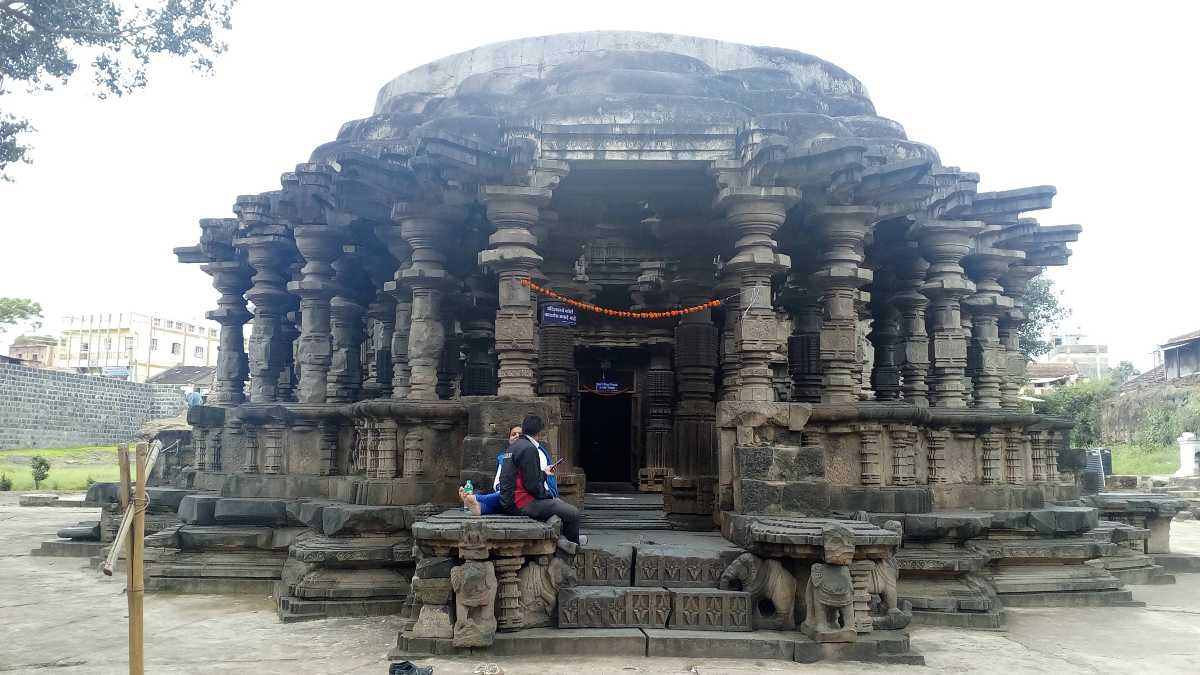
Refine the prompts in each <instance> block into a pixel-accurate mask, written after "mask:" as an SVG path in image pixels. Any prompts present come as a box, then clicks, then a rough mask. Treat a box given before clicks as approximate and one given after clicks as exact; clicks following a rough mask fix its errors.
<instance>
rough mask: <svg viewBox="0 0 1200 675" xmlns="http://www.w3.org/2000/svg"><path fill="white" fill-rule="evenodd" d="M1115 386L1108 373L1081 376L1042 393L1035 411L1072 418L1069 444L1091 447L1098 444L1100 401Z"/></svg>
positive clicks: (1113, 390)
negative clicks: (1089, 377)
mask: <svg viewBox="0 0 1200 675" xmlns="http://www.w3.org/2000/svg"><path fill="white" fill-rule="evenodd" d="M1115 391H1116V386H1115V385H1114V384H1113V382H1112V380H1110V379H1109V378H1107V377H1102V378H1096V379H1090V380H1080V381H1078V382H1076V383H1074V384H1068V385H1066V386H1063V387H1059V388H1057V389H1055V390H1054V391H1052V392H1050V394H1048V395H1046V396H1044V397H1043V401H1042V402H1041V403H1038V404H1037V412H1039V413H1041V414H1043V415H1054V416H1057V417H1066V418H1069V419H1070V420H1072V421H1073V422H1075V427H1074V428H1073V429H1071V446H1072V447H1076V448H1091V447H1096V446H1097V445H1100V443H1101V441H1102V439H1101V437H1100V404H1101V403H1103V402H1104V400H1105V399H1107V398H1108V397H1110V396H1112V395H1113V393H1114V392H1115Z"/></svg>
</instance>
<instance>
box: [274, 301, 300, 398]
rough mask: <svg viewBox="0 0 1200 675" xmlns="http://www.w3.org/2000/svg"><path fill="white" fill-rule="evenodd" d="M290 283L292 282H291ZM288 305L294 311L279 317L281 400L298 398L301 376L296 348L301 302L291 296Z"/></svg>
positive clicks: (298, 335)
mask: <svg viewBox="0 0 1200 675" xmlns="http://www.w3.org/2000/svg"><path fill="white" fill-rule="evenodd" d="M289 283H290V282H289ZM288 306H290V307H292V308H293V311H290V312H286V313H284V315H283V316H282V317H280V319H279V339H280V352H281V353H282V354H283V366H281V367H280V369H279V395H278V397H277V400H279V401H292V402H294V401H295V400H296V388H297V386H299V381H300V378H299V376H298V375H297V374H296V349H297V348H298V347H299V345H298V344H297V343H296V339H297V338H299V337H300V325H299V324H300V321H301V318H300V312H299V311H295V310H298V309H299V302H298V301H297V299H296V298H290V299H289V302H288Z"/></svg>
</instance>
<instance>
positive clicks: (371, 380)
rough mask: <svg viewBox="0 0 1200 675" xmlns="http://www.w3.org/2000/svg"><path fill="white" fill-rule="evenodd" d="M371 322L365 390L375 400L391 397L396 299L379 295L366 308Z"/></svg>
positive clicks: (382, 294) (383, 294)
mask: <svg viewBox="0 0 1200 675" xmlns="http://www.w3.org/2000/svg"><path fill="white" fill-rule="evenodd" d="M367 316H368V317H370V320H371V322H372V323H371V326H372V328H371V333H370V339H371V361H370V363H368V364H367V381H366V382H364V384H363V387H364V389H365V390H367V391H369V393H370V394H371V395H372V396H373V397H375V398H388V397H390V396H391V395H392V339H393V334H394V333H395V332H396V299H395V298H393V297H391V296H389V295H387V294H385V293H382V292H381V293H380V294H379V295H378V296H377V297H376V299H375V302H372V303H371V304H370V305H369V306H368V307H367Z"/></svg>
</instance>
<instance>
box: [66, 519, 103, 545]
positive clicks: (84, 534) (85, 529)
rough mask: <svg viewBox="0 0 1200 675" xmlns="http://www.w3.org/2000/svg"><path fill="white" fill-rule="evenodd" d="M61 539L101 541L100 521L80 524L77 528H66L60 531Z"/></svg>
mask: <svg viewBox="0 0 1200 675" xmlns="http://www.w3.org/2000/svg"><path fill="white" fill-rule="evenodd" d="M58 536H59V538H61V539H77V540H80V541H100V521H98V520H97V521H89V522H85V523H79V524H78V525H76V526H75V527H64V528H62V529H61V530H59V531H58Z"/></svg>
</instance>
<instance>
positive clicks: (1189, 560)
mask: <svg viewBox="0 0 1200 675" xmlns="http://www.w3.org/2000/svg"><path fill="white" fill-rule="evenodd" d="M1150 557H1151V558H1153V559H1154V562H1155V564H1158V565H1162V566H1163V568H1165V569H1166V570H1167V571H1168V572H1174V573H1176V574H1200V555H1191V554H1188V553H1151V554H1150Z"/></svg>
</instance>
